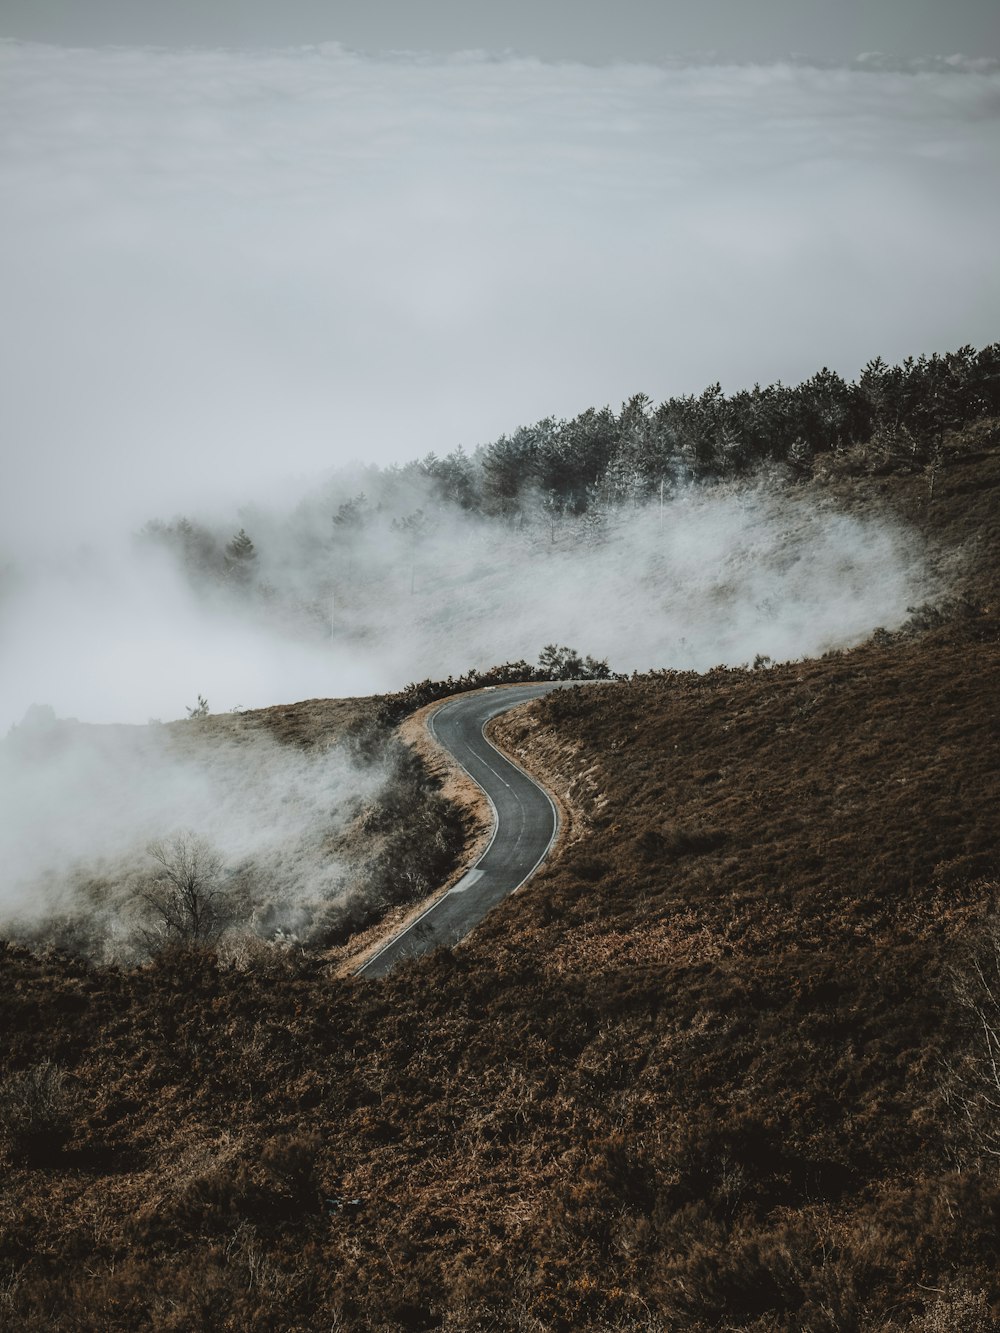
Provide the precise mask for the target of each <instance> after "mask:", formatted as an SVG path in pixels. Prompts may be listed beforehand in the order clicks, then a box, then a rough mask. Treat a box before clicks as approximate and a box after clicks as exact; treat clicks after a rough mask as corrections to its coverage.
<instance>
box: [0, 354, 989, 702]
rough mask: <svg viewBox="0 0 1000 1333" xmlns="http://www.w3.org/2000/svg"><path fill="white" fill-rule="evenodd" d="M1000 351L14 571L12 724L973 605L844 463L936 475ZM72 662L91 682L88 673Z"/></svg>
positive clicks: (617, 654) (752, 638)
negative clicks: (951, 596)
mask: <svg viewBox="0 0 1000 1333" xmlns="http://www.w3.org/2000/svg"><path fill="white" fill-rule="evenodd" d="M998 362H1000V351H998V348H997V347H996V346H992V347H987V348H984V349H983V350H982V351H980V352H976V351H975V349H973V348H969V347H966V348H961V349H959V351H957V352H955V353H949V354H947V355H945V356H940V357H939V356H935V357H931V358H926V357H921V358H919V359H918V360H916V361H912V360H911V361H908V362H906V363H904V364H903V365H902V366H896V367H889V366H887V365H886V364H885V363H884V362H881V361H879V360H876V361H874V362H872V363H870V364H869V365H868V366H867V367H866V368H865V370H864V371H863V372H862V374H861V375H860V376H859V378H858V380H857V381H856V382H855V383H848V382H847V381H845V380H844V379H843V378H842V377H840V376H838V375H835V374H833V373H832V372H830V371H826V370H824V371H821V372H819V373H818V374H817V375H815V376H814V377H813V378H812V379H810V380H808V381H805V382H804V383H803V384H801V385H799V386H795V387H789V386H784V385H781V384H778V385H771V386H768V387H767V388H763V389H762V388H759V387H758V388H756V389H754V390H753V391H752V392H743V393H739V394H736V395H732V396H731V397H726V396H725V395H724V394H722V392H721V390H720V388H719V386H718V385H714V386H710V387H709V388H708V389H706V390H705V391H704V392H703V393H702V394H701V395H699V396H695V395H690V396H687V397H682V398H673V399H669V400H666V401H665V402H664V403H662V404H659V405H654V404H653V403H652V402H651V401H650V400H649V399H648V398H645V397H644V396H642V395H637V396H636V397H634V398H632V399H631V400H629V401H628V402H626V403H625V404H623V405H622V407H621V410H620V411H618V412H615V411H612V410H611V409H610V408H602V409H588V410H587V411H585V412H582V413H581V414H580V415H579V416H578V417H575V418H573V419H571V420H568V421H557V420H555V419H554V418H551V417H550V418H545V419H543V420H542V421H539V422H537V423H536V424H534V425H533V426H528V427H521V428H519V429H517V430H516V431H514V432H512V433H511V434H510V435H504V436H501V437H500V438H499V439H497V440H495V441H493V442H492V443H489V444H486V445H483V446H480V447H479V448H477V449H476V450H475V451H474V452H473V453H472V454H466V453H465V452H463V451H462V450H461V449H458V450H455V451H453V452H452V453H451V454H449V455H447V456H445V457H437V456H436V455H434V454H429V455H427V456H425V457H424V458H423V459H422V460H420V461H414V462H413V463H410V464H407V465H405V466H401V467H400V466H393V467H389V468H383V469H380V468H377V467H374V466H372V467H368V468H354V469H341V470H339V471H337V472H334V473H331V474H329V475H328V476H327V477H326V478H325V479H322V480H319V481H316V482H313V483H311V484H303V485H302V486H301V487H300V488H299V490H298V492H297V493H296V494H293V495H291V496H289V495H287V494H284V495H282V496H281V497H280V498H275V499H273V500H272V501H270V502H262V501H261V500H260V499H259V498H258V499H256V500H252V499H249V501H248V502H247V503H244V504H241V503H240V502H239V496H238V492H239V479H238V478H235V479H234V482H233V489H234V493H235V494H234V505H233V508H231V509H230V510H228V512H226V511H220V510H218V509H216V510H215V511H207V512H206V511H203V510H202V509H201V508H200V507H199V502H198V496H197V487H193V488H192V504H191V507H190V509H189V510H188V511H187V513H186V514H184V515H181V516H168V515H160V516H156V517H153V518H152V519H151V521H150V522H149V523H148V524H147V525H146V527H145V528H144V529H143V530H142V532H141V533H138V534H134V535H133V536H132V537H131V538H129V537H128V536H127V534H123V533H122V534H117V535H116V536H113V537H112V538H111V539H110V540H107V541H105V542H104V543H103V544H101V545H95V546H91V547H90V548H87V549H85V550H77V551H74V552H73V553H72V556H71V557H67V556H66V555H65V554H63V555H60V554H59V553H58V551H57V549H56V547H55V546H53V550H52V552H51V553H50V554H49V555H47V556H46V557H45V558H44V559H42V560H37V559H36V560H34V561H31V562H23V563H21V564H16V563H15V564H12V565H10V566H9V567H8V568H7V569H6V571H5V574H4V579H3V583H2V585H0V588H2V591H0V626H2V631H3V635H4V661H5V680H6V688H5V691H4V697H3V715H2V716H0V725H2V724H6V725H10V724H11V723H13V722H16V721H17V720H18V719H19V718H20V717H21V716H23V714H24V711H25V710H26V709H27V708H28V707H29V706H31V705H32V704H33V703H45V704H49V705H51V706H53V707H54V708H55V709H56V712H57V713H58V714H59V715H61V716H75V717H78V718H80V719H82V720H89V721H128V722H144V721H146V720H147V719H148V718H150V717H160V718H164V719H168V718H171V717H177V716H178V715H180V714H181V713H182V711H183V709H184V707H185V706H187V705H189V704H191V703H193V702H194V700H195V699H196V698H197V697H198V695H199V694H201V695H204V696H205V697H207V698H208V700H209V702H210V705H211V706H212V708H213V709H216V710H226V709H231V708H234V707H238V706H243V707H251V706H265V705H267V704H269V703H273V702H275V701H276V700H290V699H294V698H308V697H317V696H322V697H333V696H344V695H352V694H361V693H371V692H374V691H379V690H386V689H398V688H400V687H401V686H402V685H404V684H405V683H406V682H407V681H408V680H412V679H417V678H421V677H425V676H435V677H444V676H447V675H449V674H457V673H460V672H462V671H464V670H466V669H468V668H469V667H478V668H485V667H488V666H490V665H492V664H493V663H495V662H497V661H504V660H509V659H512V658H525V659H527V660H534V659H535V657H536V656H537V654H538V652H539V650H540V649H541V647H542V646H543V645H544V644H545V643H548V642H553V641H558V642H564V643H570V644H573V645H574V646H576V647H579V648H580V649H581V650H582V651H585V652H588V653H591V654H593V655H595V656H598V657H606V658H607V659H608V660H609V662H610V663H611V665H612V666H613V667H614V668H615V669H617V670H619V671H627V672H630V671H633V670H646V669H648V668H651V667H678V668H684V667H691V668H696V669H704V668H706V667H709V666H712V665H715V664H717V663H728V664H737V663H740V662H746V661H753V660H754V658H755V657H756V656H758V655H760V656H767V657H770V658H772V659H774V660H787V659H789V658H795V657H800V656H803V655H810V656H811V655H816V654H818V653H822V652H824V651H827V650H828V649H832V648H841V647H846V646H849V645H851V644H853V643H857V642H859V641H860V640H861V639H863V638H864V637H865V636H866V635H867V634H868V633H870V632H871V631H872V630H873V629H874V628H876V627H880V626H881V627H885V628H889V629H892V628H894V627H896V626H898V625H900V624H901V623H902V622H903V621H904V620H905V618H906V616H907V608H908V607H909V606H911V605H913V604H914V603H917V602H922V601H924V600H927V599H928V598H930V597H933V596H937V595H941V594H943V593H946V592H947V588H946V587H944V586H942V584H941V581H940V579H937V580H935V579H932V578H930V577H929V576H928V573H927V570H926V569H925V567H924V562H923V549H922V545H921V541H920V539H919V538H917V537H916V535H915V534H914V533H913V532H912V531H908V530H907V528H906V527H905V526H904V525H902V524H901V523H900V522H899V521H898V520H897V519H896V518H895V517H893V515H892V514H891V513H889V512H888V511H886V510H882V511H880V510H879V508H878V506H877V504H876V503H874V502H873V503H871V504H869V505H868V506H867V508H866V509H865V511H864V512H860V511H856V512H852V513H845V512H843V510H842V508H841V507H840V505H839V502H838V500H837V499H836V497H835V496H834V494H833V493H832V491H830V490H828V489H827V488H826V487H825V485H824V483H825V481H827V480H828V479H829V478H830V476H831V475H832V474H836V473H848V474H850V473H866V472H867V473H876V472H880V473H886V472H890V471H903V472H910V473H912V472H923V473H925V474H926V476H927V486H928V496H929V497H930V496H931V495H932V493H933V484H934V476H935V470H936V468H937V467H938V466H939V463H940V459H941V451H942V449H944V447H945V443H944V442H945V441H946V439H947V435H948V432H949V431H952V430H954V429H956V428H958V427H959V426H961V425H962V424H963V423H965V422H968V421H970V420H977V419H979V418H981V417H983V416H987V415H988V414H989V413H990V412H991V411H996V410H998V403H997V400H998V390H997V384H998V382H1000V381H998V376H997V364H998ZM68 660H71V661H72V669H71V670H67V661H68Z"/></svg>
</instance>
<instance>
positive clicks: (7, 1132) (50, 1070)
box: [0, 1060, 70, 1163]
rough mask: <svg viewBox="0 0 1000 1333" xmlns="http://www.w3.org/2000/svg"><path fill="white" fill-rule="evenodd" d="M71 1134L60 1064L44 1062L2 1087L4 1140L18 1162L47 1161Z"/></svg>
mask: <svg viewBox="0 0 1000 1333" xmlns="http://www.w3.org/2000/svg"><path fill="white" fill-rule="evenodd" d="M69 1134H70V1097H69V1092H68V1090H67V1088H66V1075H65V1073H64V1072H63V1070H62V1069H60V1067H59V1066H58V1065H56V1064H53V1063H52V1061H51V1060H42V1061H41V1062H40V1063H39V1064H37V1065H32V1066H31V1068H29V1069H22V1070H20V1071H19V1072H18V1073H16V1074H11V1075H9V1076H8V1077H7V1078H6V1079H5V1080H4V1082H3V1083H2V1084H0V1140H2V1141H3V1144H4V1146H5V1148H6V1149H7V1152H8V1154H9V1155H10V1156H11V1157H12V1158H13V1159H14V1160H15V1161H26V1162H31V1163H36V1162H41V1161H45V1160H47V1159H49V1158H51V1157H53V1156H54V1155H55V1154H56V1153H58V1152H59V1150H60V1149H61V1148H62V1146H63V1144H64V1143H65V1142H66V1140H67V1139H68V1138H69Z"/></svg>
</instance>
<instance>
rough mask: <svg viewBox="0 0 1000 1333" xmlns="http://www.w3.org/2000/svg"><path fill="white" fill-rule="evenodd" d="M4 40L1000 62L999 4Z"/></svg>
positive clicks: (120, 0) (776, 4) (804, 4)
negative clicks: (886, 55) (871, 55)
mask: <svg viewBox="0 0 1000 1333" xmlns="http://www.w3.org/2000/svg"><path fill="white" fill-rule="evenodd" d="M0 35H2V36H8V37H18V38H21V39H26V40H32V41H45V42H55V43H60V44H68V45H86V46H92V45H95V44H99V43H105V42H114V43H118V44H121V45H144V44H148V43H153V44H163V45H210V46H220V45H221V46H288V45H297V44H300V43H316V42H329V41H337V42H341V43H343V44H344V45H346V46H350V47H354V48H360V49H363V50H367V51H384V50H391V49H396V50H401V49H403V50H430V51H456V50H463V49H465V50H469V49H474V48H481V49H485V50H490V51H503V50H514V51H517V52H519V53H521V54H526V55H533V56H540V57H543V58H545V59H550V60H552V59H558V60H583V61H590V62H594V63H599V64H604V63H607V62H609V61H612V60H627V61H636V60H659V59H662V58H663V57H665V56H669V55H676V54H681V53H685V52H692V51H698V52H706V51H715V52H718V53H719V54H721V55H723V56H725V57H728V58H733V59H737V60H773V59H776V58H780V57H783V56H786V55H788V54H790V53H792V52H801V53H805V54H807V55H809V56H812V57H813V58H815V59H824V60H835V61H843V60H849V59H851V58H852V57H854V56H856V55H858V54H859V53H860V52H862V51H888V52H891V53H893V54H895V55H901V56H926V55H950V54H952V53H954V52H956V51H962V52H964V53H965V54H966V55H969V56H974V55H979V56H982V55H986V56H994V57H1000V8H998V6H997V5H996V3H995V0H949V3H948V4H943V3H941V0H698V2H697V3H695V2H694V0H656V3H651V2H650V0H615V3H614V4H612V3H610V0H505V3H504V4H502V5H500V4H497V3H496V2H495V0H365V3H364V4H361V3H359V2H358V0H281V3H280V4H276V3H275V2H274V0H169V3H164V2H163V0H0Z"/></svg>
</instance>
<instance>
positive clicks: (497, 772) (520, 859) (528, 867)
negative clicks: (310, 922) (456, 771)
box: [355, 681, 562, 977]
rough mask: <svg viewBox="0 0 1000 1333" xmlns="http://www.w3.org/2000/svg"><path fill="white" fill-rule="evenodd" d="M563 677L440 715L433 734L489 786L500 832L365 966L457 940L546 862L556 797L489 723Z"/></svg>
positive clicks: (499, 692) (378, 968)
mask: <svg viewBox="0 0 1000 1333" xmlns="http://www.w3.org/2000/svg"><path fill="white" fill-rule="evenodd" d="M560 684H562V682H555V681H552V682H546V683H545V684H541V685H513V686H510V687H508V688H505V689H494V690H488V689H487V690H479V691H477V692H476V693H474V694H460V695H458V696H456V697H455V698H454V699H449V700H448V702H447V703H446V704H442V706H441V707H440V708H439V709H438V710H437V711H436V712H435V713H434V714H433V715H432V717H431V720H430V723H429V727H430V731H431V734H432V735H433V736H434V738H435V740H437V741H438V743H439V744H440V745H442V746H443V747H444V748H445V749H446V750H448V751H450V753H451V754H452V755H453V756H454V757H455V759H457V760H458V762H459V764H460V765H461V766H462V768H463V769H465V771H466V773H468V775H469V776H470V777H471V778H472V779H473V780H474V781H475V782H476V783H477V784H478V785H479V786H480V787H481V788H482V789H483V791H484V792H485V793H486V796H487V798H488V799H489V802H490V805H491V806H492V807H493V837H492V838H491V839H490V843H489V846H488V847H487V848H486V850H485V852H483V854H482V856H480V858H479V860H478V861H477V862H476V863H475V865H474V866H473V867H472V869H471V870H469V871H467V872H466V874H465V875H464V876H463V877H462V879H460V880H459V882H458V883H457V884H456V885H455V886H454V887H453V888H451V889H449V890H448V892H447V893H446V894H445V895H444V896H443V897H441V898H439V899H438V900H437V902H435V903H434V904H433V905H432V906H430V907H428V909H427V911H426V912H423V913H421V915H420V916H418V917H417V918H416V920H415V921H413V922H411V923H410V925H409V926H407V927H406V929H405V930H403V931H401V932H400V933H399V934H398V935H396V936H395V937H394V938H393V939H391V940H390V941H389V943H388V944H387V945H385V947H384V948H382V949H380V950H379V952H378V953H376V954H373V955H372V957H371V958H369V959H368V961H367V963H364V964H363V965H362V966H361V967H359V968H358V970H357V973H356V974H355V975H356V976H359V977H380V976H384V975H385V973H386V972H388V971H389V970H390V969H391V968H393V967H394V966H395V965H396V963H398V962H399V961H400V960H401V959H403V958H415V957H417V956H418V955H419V954H422V953H427V952H429V951H430V950H431V949H435V948H437V947H438V945H440V944H455V943H457V941H458V940H460V939H463V938H464V937H465V936H466V935H467V934H468V933H469V931H470V930H471V929H472V928H473V926H476V925H478V924H479V922H480V921H482V919H483V917H484V916H485V915H486V913H487V912H488V911H489V910H490V909H491V908H492V907H495V906H496V904H497V903H498V902H501V901H502V900H503V899H504V898H506V897H507V896H508V894H511V893H513V892H514V890H515V889H518V888H520V887H521V885H522V884H523V883H524V881H525V880H526V879H527V878H528V876H529V875H531V873H532V872H533V871H534V870H535V869H536V868H537V866H538V865H539V864H540V863H541V861H542V860H543V859H544V857H545V854H546V852H547V851H548V850H549V848H550V847H551V846H552V843H553V841H554V839H555V836H556V832H557V830H558V827H559V816H558V813H557V811H556V807H555V804H554V802H553V800H552V797H551V796H550V795H549V794H548V792H547V791H546V790H545V789H544V787H540V786H539V785H538V783H537V782H535V781H534V779H533V778H530V777H529V776H528V775H527V773H525V772H524V770H523V769H520V768H518V767H517V765H516V764H512V763H511V761H510V760H509V759H507V758H506V756H504V755H502V754H501V753H500V751H499V750H498V749H497V748H496V746H495V745H493V744H491V743H490V742H489V741H488V740H487V739H486V736H485V734H484V730H483V729H484V727H485V726H486V723H487V722H489V721H490V719H491V718H494V717H497V716H498V715H499V714H500V713H506V712H507V710H508V709H509V708H514V707H516V705H517V704H520V703H524V702H525V700H527V699H537V698H538V696H539V695H542V694H547V693H548V692H549V690H553V689H557V688H559V685H560Z"/></svg>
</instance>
